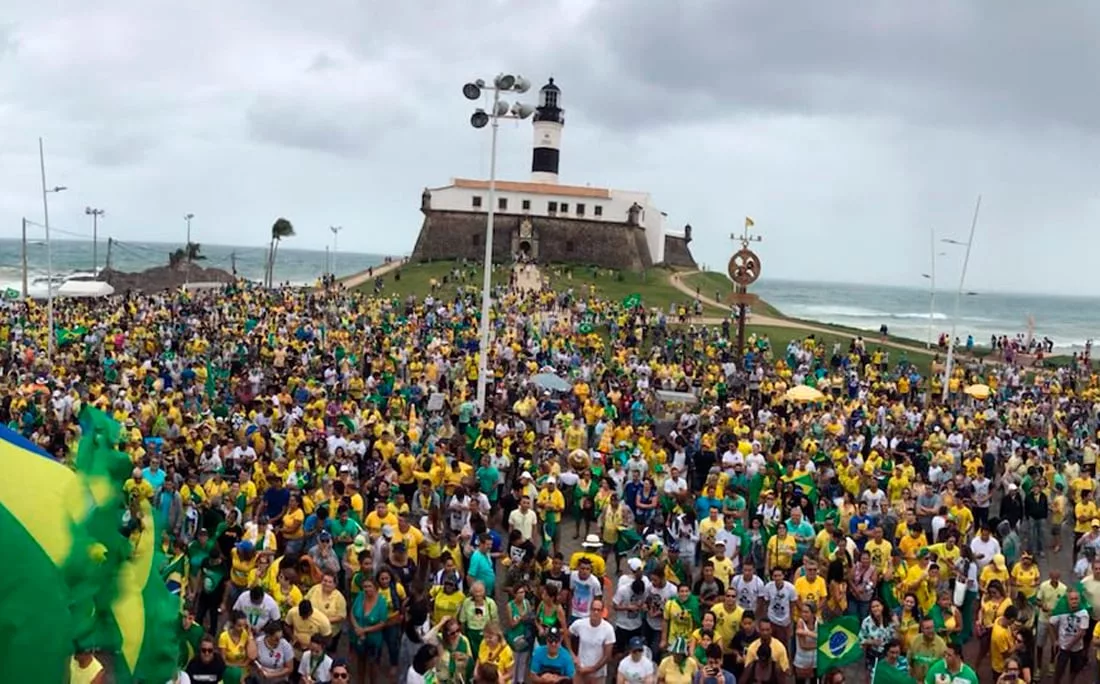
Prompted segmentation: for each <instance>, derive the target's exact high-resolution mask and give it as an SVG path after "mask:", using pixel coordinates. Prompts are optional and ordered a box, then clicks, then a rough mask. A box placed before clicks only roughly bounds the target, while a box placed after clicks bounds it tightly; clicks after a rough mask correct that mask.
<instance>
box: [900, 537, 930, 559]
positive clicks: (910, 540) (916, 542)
mask: <svg viewBox="0 0 1100 684" xmlns="http://www.w3.org/2000/svg"><path fill="white" fill-rule="evenodd" d="M925 546H928V539H927V538H926V537H925V536H924V532H921V533H920V534H918V535H917V536H916V537H914V536H913V535H911V534H907V535H905V536H904V537H902V538H901V541H899V542H898V549H899V550H900V551H901V557H902V558H904V559H905V560H907V561H915V560H917V551H920V550H921V549H922V548H924V547H925Z"/></svg>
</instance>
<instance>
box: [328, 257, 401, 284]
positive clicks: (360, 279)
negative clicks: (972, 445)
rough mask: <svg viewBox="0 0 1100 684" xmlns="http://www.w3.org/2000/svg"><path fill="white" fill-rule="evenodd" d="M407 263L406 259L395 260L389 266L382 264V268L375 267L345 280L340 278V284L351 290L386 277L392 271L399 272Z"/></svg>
mask: <svg viewBox="0 0 1100 684" xmlns="http://www.w3.org/2000/svg"><path fill="white" fill-rule="evenodd" d="M405 261H406V260H405V259H394V260H393V261H391V262H389V263H388V264H382V265H380V266H375V267H374V268H373V269H369V268H368V269H367V270H365V271H360V272H358V273H356V274H354V275H350V276H347V277H344V278H340V284H341V285H343V286H344V287H345V288H347V289H349V290H350V289H352V288H354V287H358V286H360V285H362V284H363V283H366V282H369V281H371V280H374V279H375V278H377V277H378V276H383V275H386V274H387V273H389V272H390V271H394V270H397V269H398V268H400V267H401V266H404V265H405Z"/></svg>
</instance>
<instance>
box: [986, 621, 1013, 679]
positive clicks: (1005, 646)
mask: <svg viewBox="0 0 1100 684" xmlns="http://www.w3.org/2000/svg"><path fill="white" fill-rule="evenodd" d="M1014 648H1016V637H1014V636H1013V635H1012V630H1011V629H1009V628H1008V627H1002V626H1001V625H1000V624H998V622H995V623H993V631H992V632H991V633H990V636H989V662H990V665H991V666H992V667H993V671H994V672H1004V671H1005V656H1007V655H1010V654H1011V653H1012V650H1013V649H1014Z"/></svg>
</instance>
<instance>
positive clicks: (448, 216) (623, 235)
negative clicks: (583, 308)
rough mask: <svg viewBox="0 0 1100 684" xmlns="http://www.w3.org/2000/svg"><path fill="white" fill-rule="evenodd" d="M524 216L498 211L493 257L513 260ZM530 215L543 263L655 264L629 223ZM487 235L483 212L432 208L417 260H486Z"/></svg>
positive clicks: (636, 266) (633, 266)
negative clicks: (499, 212)
mask: <svg viewBox="0 0 1100 684" xmlns="http://www.w3.org/2000/svg"><path fill="white" fill-rule="evenodd" d="M433 204H434V197H433ZM523 218H524V217H522V216H515V215H508V214H504V215H500V214H498V215H497V216H496V219H495V221H494V227H493V261H495V262H498V263H507V262H509V261H511V259H512V256H513V255H512V237H513V235H514V234H515V233H516V232H517V231H518V230H519V224H520V221H521V220H523ZM529 218H530V220H531V224H532V228H533V232H534V235H535V238H536V240H537V242H538V261H540V262H542V263H547V262H554V263H574V264H591V265H595V266H602V267H604V268H617V269H624V270H632V271H637V270H641V269H643V268H648V267H649V266H652V265H653V263H654V262H653V260H652V259H651V258H650V254H649V249H648V245H647V243H646V234H645V231H644V230H643V229H641V228H635V227H631V226H629V225H627V224H626V223H625V222H624V223H618V222H610V221H607V220H604V221H600V222H596V221H587V220H582V219H569V218H560V217H559V218H551V217H544V216H531V217H529ZM475 236H477V238H475ZM484 239H485V214H484V213H480V212H465V211H437V210H435V209H432V210H430V211H428V212H427V213H426V214H425V216H424V223H423V225H422V226H421V228H420V236H419V237H418V238H417V240H416V247H415V248H414V250H413V255H412V259H413V261H433V260H445V259H461V258H466V259H474V260H481V259H482V258H484V255H485V242H484Z"/></svg>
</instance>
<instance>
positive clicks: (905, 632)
mask: <svg viewBox="0 0 1100 684" xmlns="http://www.w3.org/2000/svg"><path fill="white" fill-rule="evenodd" d="M897 614H898V637H897V638H898V641H900V642H901V650H902V651H905V652H907V653H908V651H909V644H911V643H913V639H915V638H916V637H917V635H918V634H920V621H921V617H922V615H921V611H920V602H919V601H918V600H917V595H916V594H913V593H908V594H906V595H905V598H903V599H902V600H901V606H899V607H898V613H897Z"/></svg>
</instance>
